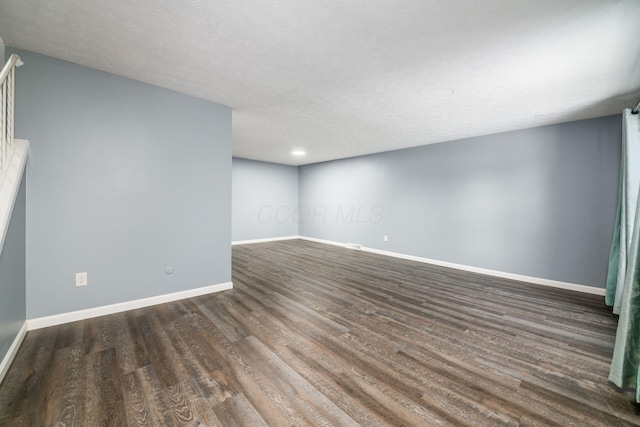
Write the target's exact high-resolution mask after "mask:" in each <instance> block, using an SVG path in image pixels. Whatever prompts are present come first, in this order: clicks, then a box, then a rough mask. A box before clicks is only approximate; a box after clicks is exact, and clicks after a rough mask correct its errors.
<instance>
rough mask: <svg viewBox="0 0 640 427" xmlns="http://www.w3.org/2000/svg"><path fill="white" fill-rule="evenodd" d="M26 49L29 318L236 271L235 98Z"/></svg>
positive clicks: (22, 114) (19, 91)
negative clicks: (206, 97)
mask: <svg viewBox="0 0 640 427" xmlns="http://www.w3.org/2000/svg"><path fill="white" fill-rule="evenodd" d="M18 53H19V54H20V56H21V57H22V59H23V60H24V63H25V65H24V66H23V67H21V68H19V69H18V70H17V74H16V136H17V137H19V138H24V139H29V140H30V142H31V153H30V158H29V165H28V168H27V180H28V181H29V187H28V189H27V242H26V245H27V246H26V248H27V317H28V318H36V317H40V316H47V315H53V314H57V313H64V312H69V311H73V310H79V309H85V308H90V307H96V306H102V305H107V304H113V303H119V302H124V301H129V300H135V299H139V298H145V297H150V296H155V295H161V294H166V293H170V292H177V291H182V290H187V289H193V288H198V287H202V286H208V285H214V284H218V283H223V282H228V281H230V280H231V249H230V244H229V242H230V240H231V109H230V108H228V107H225V106H221V105H218V104H214V103H211V102H207V101H203V100H199V99H195V98H192V97H189V96H186V95H181V94H178V93H175V92H171V91H168V90H164V89H160V88H158V87H154V86H151V85H147V84H142V83H139V82H136V81H133V80H129V79H125V78H121V77H117V76H114V75H111V74H107V73H103V72H100V71H96V70H93V69H89V68H85V67H81V66H78V65H75V64H71V63H69V62H64V61H60V60H56V59H53V58H50V57H46V56H42V55H38V54H35V53H32V52H25V51H19V52H18ZM167 266H173V267H174V269H175V272H174V273H173V274H172V275H167V274H165V267H167ZM84 271H86V272H88V286H86V287H82V288H76V287H75V273H76V272H84Z"/></svg>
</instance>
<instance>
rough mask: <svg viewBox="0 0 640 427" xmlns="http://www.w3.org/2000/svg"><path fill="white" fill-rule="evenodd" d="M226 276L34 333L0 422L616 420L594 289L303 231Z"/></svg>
mask: <svg viewBox="0 0 640 427" xmlns="http://www.w3.org/2000/svg"><path fill="white" fill-rule="evenodd" d="M233 282H234V287H235V288H234V289H233V290H231V291H225V292H223V293H218V294H213V295H207V296H202V297H198V298H192V299H188V300H183V301H179V302H174V303H169V304H164V305H159V306H154V307H149V308H145V309H139V310H134V311H130V312H126V313H120V314H115V315H111V316H104V317H100V318H95V319H90V320H85V321H81V322H75V323H70V324H66V325H61V326H56V327H51V328H47V329H41V330H35V331H32V332H29V333H28V335H27V337H26V339H25V341H24V343H23V345H22V347H21V348H20V351H19V353H18V355H17V357H16V359H15V361H14V363H13V365H12V367H11V369H10V371H9V372H8V374H7V376H6V378H5V380H4V382H3V383H2V385H1V387H0V425H3V426H4V425H19V426H52V425H65V426H71V425H76V426H100V425H106V426H124V425H131V426H137V425H160V426H164V425H176V426H218V425H223V426H260V425H270V426H288V425H292V426H304V425H314V426H330V425H331V426H349V425H363V426H377V425H391V426H440V425H456V426H458V425H467V426H485V425H486V426H497V425H505V426H518V425H522V426H524V425H527V426H543V425H545V426H546V425H557V426H626V425H638V424H639V423H640V418H639V417H638V416H637V415H636V413H635V410H636V409H635V405H634V404H633V403H632V401H631V400H630V396H631V394H629V393H628V392H627V394H624V393H623V392H621V391H619V390H617V389H616V388H615V387H614V386H613V385H611V384H610V383H609V382H608V381H607V375H608V369H609V361H610V357H611V353H612V348H613V341H614V337H615V327H616V318H615V317H614V316H613V315H611V314H610V310H609V309H608V308H606V307H605V306H604V303H603V298H602V297H598V296H593V295H584V294H578V293H574V292H569V291H562V290H558V289H552V288H545V287H537V286H533V285H530V284H523V283H518V282H514V281H510V280H502V279H496V278H492V277H488V276H481V275H475V274H471V273H466V272H461V271H456V270H450V269H446V268H441V267H435V266H430V265H425V264H419V263H414V262H410V261H404V260H399V259H393V258H387V257H383V256H378V255H373V254H368V253H364V252H360V251H354V250H348V249H342V248H338V247H333V246H327V245H322V244H317V243H311V242H306V241H301V240H293V241H284V242H274V243H263V244H254V245H245V246H236V247H234V248H233Z"/></svg>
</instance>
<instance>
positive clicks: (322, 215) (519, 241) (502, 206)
mask: <svg viewBox="0 0 640 427" xmlns="http://www.w3.org/2000/svg"><path fill="white" fill-rule="evenodd" d="M620 128H621V122H620V118H619V116H611V117H603V118H598V119H593V120H585V121H579V122H572V123H565V124H560V125H553V126H545V127H540V128H534V129H527V130H521V131H515V132H508V133H503V134H497V135H490V136H484V137H477V138H470V139H464V140H459V141H453V142H446V143H441V144H434V145H428V146H423V147H418V148H411V149H406V150H399V151H392V152H387V153H382V154H376V155H370V156H363V157H356V158H351V159H346V160H339V161H333V162H327V163H319V164H315V165H308V166H301V167H300V169H299V174H300V180H299V185H300V204H301V206H302V208H301V209H303V210H306V212H307V214H306V216H304V215H303V217H302V218H301V223H300V234H301V235H303V236H309V237H315V238H320V239H327V240H334V241H338V242H353V243H360V244H362V245H363V246H367V247H372V248H377V249H382V250H388V251H393V252H399V253H403V254H409V255H414V256H420V257H425V258H430V259H435V260H440V261H448V262H453V263H458V264H464V265H468V266H474V267H481V268H488V269H493V270H498V271H503V272H509V273H516V274H523V275H527V276H532V277H538V278H546V279H552V280H560V281H565V282H570V283H577V284H582V285H589V286H596V287H604V283H605V278H606V269H607V260H608V253H609V247H610V244H611V236H612V232H613V224H614V215H615V210H616V201H617V194H618V168H619V159H620V139H621V131H620ZM385 234H386V235H388V236H389V241H388V242H384V241H383V235H385Z"/></svg>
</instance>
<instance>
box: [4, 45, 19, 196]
mask: <svg viewBox="0 0 640 427" xmlns="http://www.w3.org/2000/svg"><path fill="white" fill-rule="evenodd" d="M21 65H22V61H21V60H20V57H19V56H18V55H16V54H13V55H11V56H10V57H9V60H8V61H7V63H6V64H4V67H2V71H0V185H1V184H2V181H4V177H5V175H6V173H7V169H8V168H9V163H10V162H11V156H12V155H13V151H14V149H15V141H14V138H13V103H14V89H15V71H16V67H19V66H21Z"/></svg>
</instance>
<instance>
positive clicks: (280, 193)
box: [231, 158, 298, 241]
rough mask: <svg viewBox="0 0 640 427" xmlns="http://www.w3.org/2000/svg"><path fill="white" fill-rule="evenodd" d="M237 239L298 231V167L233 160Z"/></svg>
mask: <svg viewBox="0 0 640 427" xmlns="http://www.w3.org/2000/svg"><path fill="white" fill-rule="evenodd" d="M232 174H233V176H232V218H233V219H232V234H231V236H232V237H231V238H232V240H234V241H238V240H252V239H264V238H269V237H283V236H294V235H297V234H298V223H297V220H296V215H297V209H298V168H297V167H295V166H285V165H278V164H275V163H265V162H257V161H254V160H247V159H240V158H234V159H233V166H232Z"/></svg>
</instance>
